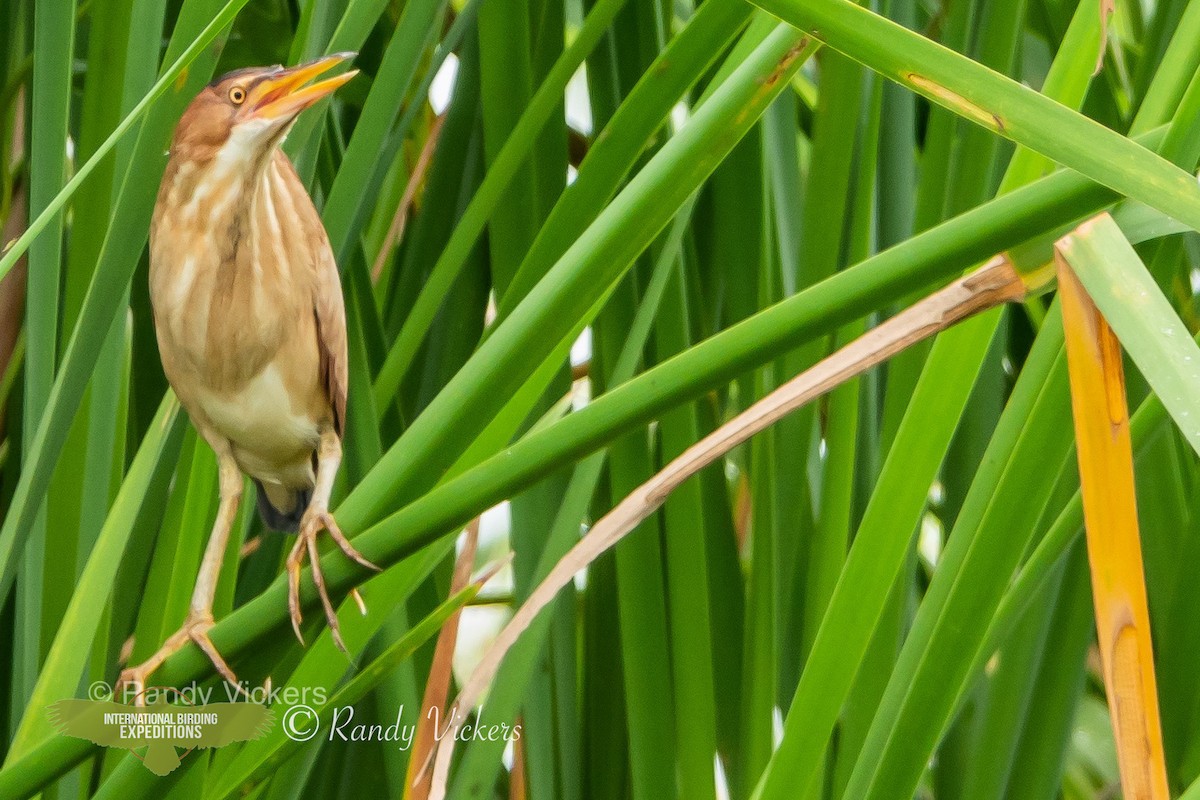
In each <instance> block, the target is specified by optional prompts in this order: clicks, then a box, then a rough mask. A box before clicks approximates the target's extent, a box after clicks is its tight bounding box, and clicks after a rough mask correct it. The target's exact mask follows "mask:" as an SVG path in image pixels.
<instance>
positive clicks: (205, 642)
mask: <svg viewBox="0 0 1200 800" xmlns="http://www.w3.org/2000/svg"><path fill="white" fill-rule="evenodd" d="M213 624H214V622H213V617H212V614H210V613H207V612H193V613H191V614H189V615H188V618H187V620H186V621H185V622H184V623H183V626H182V627H181V628H180V629H179V630H177V631H175V633H173V634H171V635H170V636H169V637H167V640H166V641H165V642H163V644H162V647H160V648H158V650H157V651H156V652H155V653H154V655H152V656H150V658H148V659H146V660H145V661H143V662H142V663H140V664H138V665H136V666H133V667H126V668H125V669H123V670H121V674H120V676H118V678H117V685H116V691H115V692H114V694H115V696H118V697H120V696H121V690H122V689H123V688H124V687H131V688H133V690H134V695H133V703H134V705H137V706H144V705H146V681H147V680H149V679H150V676H151V675H153V674H154V672H155V671H156V670H157V669H158V668H159V667H161V666H162V664H163V662H164V661H166V660H167V659H168V658H170V657H171V656H172V655H174V654H175V653H177V652H179V650H181V649H182V648H183V646H184V645H186V644H187V643H188V642H189V641H190V642H192V643H194V644H195V645H196V646H197V647H199V648H200V652H202V653H204V655H205V656H207V657H208V660H209V661H211V662H212V665H213V667H214V668H215V669H216V670H217V673H218V674H220V676H221V677H222V678H224V679H225V681H227V682H228V683H229V685H230V686H233V687H234V689H235V690H236V691H238V692H239V693H241V694H244V695H246V697H247V699H249V697H250V695H249V693H247V691H246V690H245V688H243V687H242V685H241V683H239V682H238V678H237V675H235V674H234V672H233V670H232V669H230V668H229V664H228V663H226V661H225V659H224V657H223V656H222V655H221V653H220V651H218V650H217V648H216V646H215V645H214V644H213V642H212V639H211V638H209V635H208V632H209V630H210V629H211V628H212V627H213Z"/></svg>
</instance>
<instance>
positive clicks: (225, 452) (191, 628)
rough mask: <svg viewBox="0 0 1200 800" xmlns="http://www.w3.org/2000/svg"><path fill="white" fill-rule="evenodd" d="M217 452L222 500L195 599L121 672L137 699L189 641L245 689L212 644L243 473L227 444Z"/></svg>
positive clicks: (140, 702) (140, 700)
mask: <svg viewBox="0 0 1200 800" xmlns="http://www.w3.org/2000/svg"><path fill="white" fill-rule="evenodd" d="M213 449H214V450H215V451H216V453H217V465H218V469H219V473H218V474H219V482H220V493H221V503H220V506H219V507H218V508H217V519H216V521H215V522H214V523H213V529H212V534H211V535H210V536H209V538H208V545H207V546H206V547H205V548H204V560H203V561H202V562H201V563H200V573H199V574H198V575H197V576H196V588H195V589H193V590H192V601H191V605H190V607H189V609H188V615H187V619H186V620H184V623H183V626H182V627H181V628H180V629H179V630H177V631H176V632H175V633H173V634H171V635H170V636H169V637H167V640H166V641H165V642H163V645H162V647H160V648H159V649H158V651H157V652H155V653H154V655H152V656H150V658H148V659H146V660H145V661H143V662H142V663H141V664H138V665H137V666H134V667H129V668H127V669H125V670H123V671H122V672H121V677H120V678H119V679H118V681H117V685H118V686H132V687H133V690H134V691H135V692H136V693H137V694H136V696H135V702H136V703H137V704H138V705H144V704H145V698H144V697H143V694H142V693H143V692H144V690H145V688H146V680H147V679H148V678H149V677H150V675H151V673H153V672H154V671H155V670H156V669H158V668H159V667H160V666H162V663H163V662H164V661H166V660H167V659H168V658H169V657H170V656H171V655H173V654H174V653H176V652H178V651H179V650H181V649H182V648H183V647H184V646H185V645H186V644H187V643H188V642H193V643H195V645H196V646H197V647H199V648H200V650H201V651H202V652H203V653H204V655H206V656H208V660H209V661H211V662H212V664H213V666H214V667H216V670H217V672H219V673H220V674H221V677H222V678H224V679H225V680H226V681H228V682H229V684H230V685H232V686H234V687H236V688H237V689H238V690H239V691H242V692H244V691H245V690H244V689H242V688H241V685H240V684H239V683H238V679H237V676H236V675H234V674H233V670H232V669H230V668H229V665H228V664H226V663H225V659H224V658H222V657H221V654H220V653H219V652H218V651H217V648H216V647H215V646H213V643H212V639H210V638H209V637H208V631H209V629H210V628H212V626H213V613H212V607H213V598H214V597H215V596H216V593H217V577H218V576H219V575H220V572H221V562H222V561H223V560H224V559H225V547H226V545H228V544H229V532H230V530H232V528H233V521H234V518H235V517H236V516H237V510H238V503H239V502H240V501H241V499H242V473H241V472H240V471H239V469H238V466H237V463H236V462H235V461H234V460H233V453H232V452H230V450H229V447H228V446H227V445H214V447H213Z"/></svg>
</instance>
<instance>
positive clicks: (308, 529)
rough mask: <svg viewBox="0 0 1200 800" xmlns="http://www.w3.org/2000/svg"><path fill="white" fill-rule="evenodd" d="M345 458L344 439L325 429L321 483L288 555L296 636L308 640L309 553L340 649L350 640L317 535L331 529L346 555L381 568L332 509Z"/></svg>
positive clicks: (359, 600) (320, 455) (320, 457)
mask: <svg viewBox="0 0 1200 800" xmlns="http://www.w3.org/2000/svg"><path fill="white" fill-rule="evenodd" d="M341 462H342V442H341V440H340V439H339V438H338V435H337V433H336V432H335V431H333V430H326V431H324V432H323V433H322V434H321V444H320V445H319V447H318V449H317V483H316V486H314V487H313V493H312V500H311V501H309V504H308V509H307V510H306V511H305V512H304V517H303V518H302V519H301V520H300V533H299V535H298V536H297V537H296V545H295V546H294V547H293V548H292V552H291V554H289V555H288V559H287V573H288V613H289V614H290V615H291V618H292V629H293V630H295V631H296V638H298V639H299V640H300V642H301V644H303V643H304V636H303V635H302V634H301V633H300V622H301V620H302V619H303V616H302V615H301V613H300V568H301V566H302V565H303V564H304V557H305V555H306V554H307V555H308V560H309V561H310V562H311V563H312V573H313V583H314V584H315V585H316V587H317V595H318V596H320V598H321V605H322V606H323V607H324V609H325V619H326V620H327V621H328V623H329V631H330V634H331V635H332V636H333V642H334V644H336V645H337V646H338V648H339V649H340V650H342V651H343V652H345V651H346V643H345V642H344V641H342V633H341V630H340V626H339V625H338V618H337V612H336V611H335V610H334V607H333V603H332V602H331V601H330V599H329V592H328V591H327V590H326V589H325V576H324V575H322V574H321V564H320V557H319V554H318V552H317V535H318V534H320V532H321V531H328V532H329V536H330V537H331V538H332V539H333V541H334V542H335V543H336V544H337V546H338V548H339V549H340V550H341V551H342V552H343V553H345V554H346V556H348V557H349V558H352V559H353V560H355V561H357V562H358V563H359V564H361V565H363V566H364V567H367V568H368V569H373V570H376V571H378V570H379V567H377V566H375V565H374V564H372V563H371V562H370V561H368V560H367V559H366V558H364V557H363V555H362V554H361V553H359V552H358V551H357V550H355V549H354V545H352V544H350V540H349V539H347V538H346V537H345V535H344V534H343V533H342V530H341V528H339V527H338V524H337V521H336V520H334V518H333V515H332V514H330V513H329V495H330V494H331V493H332V492H333V479H334V476H336V475H337V470H338V466H339V465H340V464H341ZM352 593H353V594H354V595H357V592H356V591H354V590H352ZM355 601H356V602H357V603H358V605H359V608H360V609H364V610H365V606H363V604H362V598H361V597H358V596H356V597H355Z"/></svg>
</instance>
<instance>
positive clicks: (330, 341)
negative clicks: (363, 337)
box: [313, 244, 350, 436]
mask: <svg viewBox="0 0 1200 800" xmlns="http://www.w3.org/2000/svg"><path fill="white" fill-rule="evenodd" d="M315 278H316V280H315V281H314V284H313V313H314V314H315V315H316V320H317V347H318V348H319V349H320V351H321V380H322V382H323V383H324V384H325V395H326V397H328V398H329V406H330V408H332V409H333V425H334V429H335V430H336V431H337V434H338V436H341V435H342V431H343V430H344V428H345V425H346V388H347V386H348V385H349V383H350V376H349V364H348V361H349V359H348V357H347V352H346V307H345V304H344V302H343V300H342V282H341V277H340V276H339V275H338V269H337V264H335V263H334V260H333V253H332V252H331V251H330V249H329V245H328V244H326V245H325V247H324V248H322V249H321V254H320V256H319V257H318V259H317V265H316V276H315Z"/></svg>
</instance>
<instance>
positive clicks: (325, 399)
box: [121, 54, 373, 691]
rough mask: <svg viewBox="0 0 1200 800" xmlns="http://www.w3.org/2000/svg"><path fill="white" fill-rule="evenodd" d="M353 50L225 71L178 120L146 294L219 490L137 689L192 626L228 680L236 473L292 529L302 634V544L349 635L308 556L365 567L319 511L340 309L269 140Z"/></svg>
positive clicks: (334, 278)
mask: <svg viewBox="0 0 1200 800" xmlns="http://www.w3.org/2000/svg"><path fill="white" fill-rule="evenodd" d="M350 55H352V54H339V55H336V56H330V57H327V58H324V59H320V60H318V61H315V62H312V63H311V64H305V65H302V66H299V67H294V68H292V69H286V70H285V69H283V68H282V67H266V68H259V69H247V70H239V71H237V72H233V73H229V74H228V75H225V76H222V77H221V78H218V79H217V80H215V81H213V82H212V83H211V84H209V85H208V86H207V87H205V88H204V89H203V90H202V91H201V92H200V94H199V95H197V96H196V98H195V99H194V100H193V101H192V103H191V104H190V105H189V106H188V108H187V110H186V111H185V112H184V114H183V116H182V117H181V118H180V121H179V125H178V126H177V127H176V130H175V135H174V138H173V139H172V142H171V149H170V154H169V159H168V162H167V167H166V170H165V172H164V174H163V179H162V184H161V187H160V189H159V194H158V200H157V202H156V204H155V208H154V217H153V220H152V222H151V228H150V300H151V304H152V306H153V308H154V325H155V331H156V333H157V336H158V345H159V352H160V354H161V356H162V362H163V369H164V371H165V372H166V375H167V378H168V380H169V381H170V383H171V386H172V388H173V389H174V390H175V393H176V395H177V396H178V397H179V400H180V403H181V404H182V405H183V407H184V408H185V409H186V410H187V412H188V415H189V417H190V418H191V420H192V423H193V424H194V425H195V427H196V430H197V432H198V433H199V434H200V435H201V436H202V437H203V438H204V440H205V441H206V442H208V444H209V445H210V446H211V447H212V448H213V451H214V452H215V453H216V456H217V463H218V467H219V481H220V487H219V488H220V496H221V502H220V505H219V508H218V510H217V517H216V520H215V522H214V523H213V531H212V535H211V536H210V539H209V543H208V547H207V548H206V550H205V553H204V560H203V562H202V564H201V568H200V573H199V575H198V576H197V579H196V587H195V590H194V591H193V594H192V602H191V608H190V611H189V614H188V618H187V620H186V621H185V622H184V624H183V627H181V628H180V630H179V631H178V632H176V633H175V634H173V635H172V636H171V637H169V638H168V639H167V641H166V642H165V643H164V644H163V646H162V647H161V648H160V649H159V650H158V652H156V653H155V654H154V655H153V656H151V657H150V659H148V660H147V661H145V662H143V663H142V664H139V665H137V666H134V667H130V668H129V669H126V670H125V671H124V672H123V673H122V677H121V682H122V684H124V685H129V686H133V687H136V690H139V691H140V689H141V688H142V687H144V685H145V681H146V679H147V678H148V677H149V675H150V673H152V672H153V671H154V670H155V669H156V668H157V667H158V666H159V665H160V664H161V663H162V662H163V660H165V659H166V658H167V657H168V656H169V655H170V654H171V653H173V652H175V651H176V650H178V649H179V648H180V647H183V646H184V645H185V644H187V642H189V641H192V642H194V643H196V644H197V645H198V646H199V647H200V648H201V649H202V650H203V651H204V652H205V654H206V655H208V657H209V658H210V659H211V660H212V662H213V664H214V665H215V666H216V668H217V670H218V671H219V672H220V673H221V674H222V675H223V676H224V677H225V678H226V680H228V681H230V682H231V683H233V684H234V685H235V686H236V685H237V679H236V677H235V676H234V674H233V672H232V670H230V669H229V666H228V665H227V664H226V663H225V661H224V659H223V658H222V657H221V655H220V653H218V652H217V650H216V648H215V647H214V646H213V644H212V642H211V640H210V639H209V637H208V630H209V629H210V628H211V627H212V625H213V618H212V602H213V596H214V593H215V591H216V582H217V576H218V573H219V570H220V566H221V561H222V560H223V558H224V554H225V549H226V546H227V544H228V541H229V531H230V528H231V526H232V524H233V520H234V518H235V516H236V514H237V508H238V504H239V502H240V500H241V496H242V480H243V479H242V474H243V473H244V474H246V475H249V476H250V477H251V478H252V479H253V480H254V482H255V484H256V485H257V494H258V498H257V499H258V502H259V510H260V512H261V514H262V517H263V519H264V521H265V522H266V523H267V524H268V525H269V526H271V527H275V528H280V529H288V530H295V531H296V532H297V541H296V543H295V546H294V547H293V548H292V551H291V553H290V555H289V556H288V560H287V570H288V606H289V611H290V613H291V617H292V624H293V627H294V628H295V630H296V635H297V636H300V622H301V614H300V590H299V584H300V571H301V567H302V564H303V561H304V560H305V559H306V558H307V559H309V560H310V561H311V562H312V567H313V581H314V583H315V584H316V587H317V594H318V596H319V597H320V599H321V602H322V605H323V607H324V610H325V617H326V619H327V621H328V623H329V626H330V628H331V629H332V633H333V637H334V641H335V642H336V643H337V644H338V645H339V646H343V647H344V645H342V641H341V636H340V634H339V632H338V625H337V616H336V614H335V613H334V609H333V604H332V603H331V602H330V599H329V596H328V593H327V592H326V591H325V587H324V580H323V579H322V577H321V573H320V569H319V567H318V565H317V547H316V541H317V536H318V534H319V533H321V532H322V531H328V533H329V534H330V536H331V537H332V538H333V539H334V541H335V542H336V543H337V544H338V546H339V547H340V548H341V549H342V551H343V552H344V553H346V555H347V556H349V557H351V558H354V559H355V560H357V561H358V562H359V563H361V564H363V565H364V566H368V567H371V566H373V565H371V564H370V562H368V561H366V559H364V558H363V557H362V556H361V555H360V554H359V553H358V552H357V551H356V550H355V549H354V548H353V547H352V546H351V545H350V543H349V542H348V541H347V540H346V538H345V537H344V536H343V535H342V533H341V531H340V530H339V529H338V527H337V523H336V521H335V520H334V519H333V516H332V515H331V514H330V513H329V496H330V493H331V492H332V489H333V480H334V476H335V475H336V473H337V469H338V465H339V464H340V462H341V436H342V430H343V427H344V424H345V414H346V386H347V358H346V316H345V309H344V306H343V301H342V292H341V284H340V281H339V278H338V270H337V265H336V264H335V263H334V260H333V253H332V252H331V250H330V246H329V238H328V236H327V235H326V233H325V229H324V227H323V226H322V224H321V218H320V216H319V215H318V213H317V210H316V208H314V207H313V204H312V200H311V199H310V198H309V196H308V193H307V192H306V191H305V188H304V184H303V183H302V182H301V181H300V178H299V177H298V176H297V174H296V170H295V169H294V167H293V166H292V164H291V162H290V161H289V160H288V158H287V156H286V155H284V153H283V151H282V150H280V149H279V145H280V144H281V143H282V141H283V139H284V137H285V136H286V135H287V132H288V130H289V129H290V128H291V126H292V124H293V123H294V122H295V120H296V117H297V115H299V113H300V112H301V111H303V110H304V109H305V108H307V107H309V106H310V105H312V104H313V103H314V102H316V100H318V99H320V98H321V97H324V96H326V95H328V94H329V93H330V92H332V91H333V90H334V89H336V88H337V87H338V86H340V85H342V84H343V83H345V82H346V81H347V80H349V79H350V78H351V77H353V75H354V73H353V72H348V73H344V74H343V75H340V76H337V77H334V78H330V79H328V80H325V81H321V82H320V83H317V84H313V85H310V86H305V84H306V83H307V82H308V81H309V80H310V79H311V78H313V77H315V76H316V75H319V74H321V73H322V72H325V71H327V70H328V69H330V68H331V67H333V66H334V65H336V64H338V63H341V62H342V61H344V60H345V59H346V58H347V57H349V56H350ZM360 602H361V600H360ZM301 640H302V641H303V639H301Z"/></svg>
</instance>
